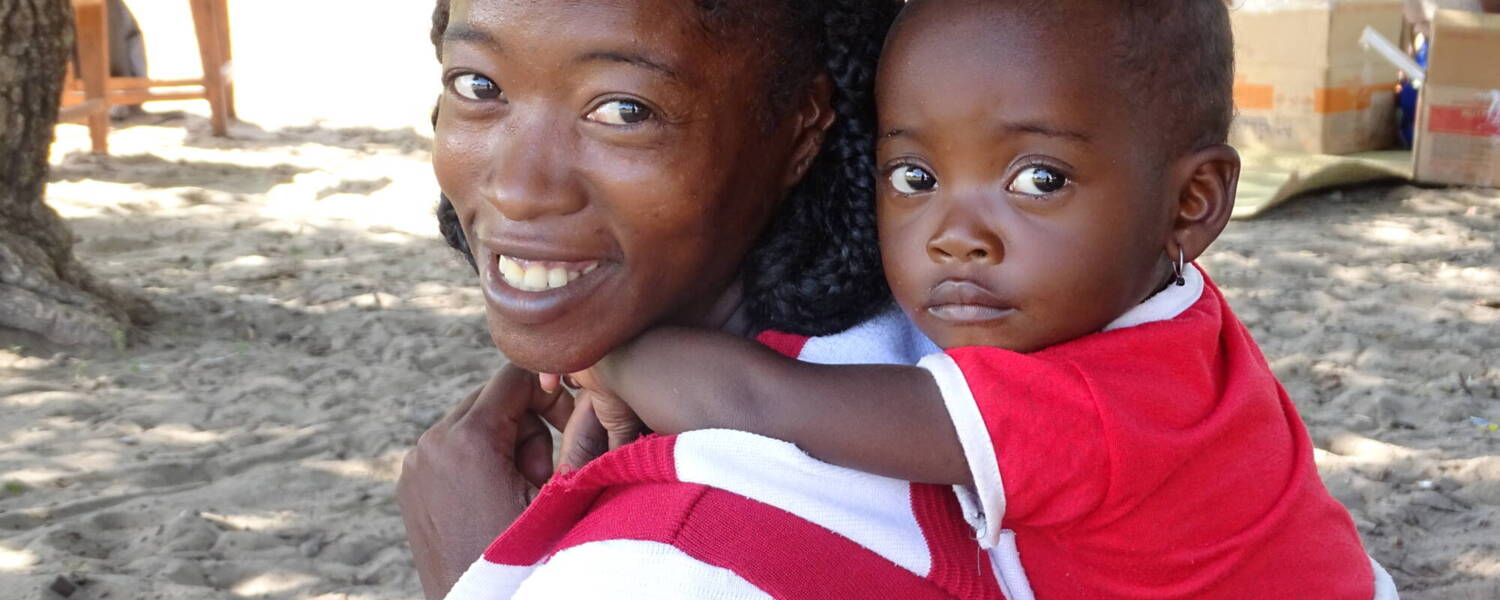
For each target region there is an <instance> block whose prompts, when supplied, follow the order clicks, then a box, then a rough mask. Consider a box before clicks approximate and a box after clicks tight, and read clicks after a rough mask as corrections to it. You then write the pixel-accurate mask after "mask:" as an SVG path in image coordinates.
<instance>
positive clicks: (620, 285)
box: [398, 0, 925, 598]
mask: <svg viewBox="0 0 1500 600" xmlns="http://www.w3.org/2000/svg"><path fill="white" fill-rule="evenodd" d="M899 7H900V2H898V1H897V0H882V1H877V2H871V1H869V0H818V1H808V0H795V1H794V0H590V1H583V2H567V3H539V2H523V1H509V0H452V2H451V3H450V2H448V1H440V2H439V3H438V7H437V10H436V11H435V13H434V31H433V38H434V42H435V43H436V44H438V47H439V54H440V57H441V59H442V61H443V79H442V81H443V84H444V92H443V95H442V98H441V101H440V102H439V109H438V114H437V116H436V127H437V136H436V144H435V152H434V161H433V162H434V169H435V171H436V173H437V177H438V181H439V184H440V185H441V187H442V190H443V192H444V197H443V201H442V203H441V205H440V206H439V210H438V216H439V221H440V224H441V228H442V231H443V234H444V237H445V238H446V239H447V240H448V242H449V243H450V245H452V246H453V247H454V248H456V249H458V250H459V251H460V252H462V253H463V254H465V255H466V256H467V257H468V258H469V260H470V261H471V262H472V264H473V265H474V266H475V270H476V271H477V273H478V277H479V282H480V284H481V286H482V288H483V290H484V292H485V300H486V309H487V310H486V315H487V319H488V322H489V328H490V331H491V337H492V338H493V340H494V342H495V345H496V346H497V347H498V348H499V349H500V350H501V352H502V353H504V354H505V355H506V356H507V357H508V358H509V359H510V360H511V361H512V365H511V366H509V367H507V368H506V369H505V370H503V371H502V372H501V373H500V374H499V375H497V376H496V377H495V378H494V379H493V380H492V381H491V383H490V384H489V385H488V386H486V387H485V388H484V389H483V390H482V391H480V392H476V393H475V394H474V395H472V396H470V397H469V398H468V399H466V400H465V402H463V403H461V404H460V405H459V406H458V407H457V408H456V409H455V410H454V411H453V412H452V413H451V414H450V415H449V416H448V417H446V418H445V419H443V420H442V421H441V422H439V423H438V424H437V425H434V426H433V428H432V429H430V430H429V431H428V432H427V433H426V434H425V435H424V436H423V437H422V439H421V441H420V442H419V443H418V445H417V448H416V449H415V450H414V451H413V452H412V453H411V454H410V455H409V456H408V457H407V460H406V463H405V466H404V468H403V472H402V475H401V481H400V486H399V490H398V493H399V497H400V500H401V504H402V511H403V515H404V516H405V518H406V522H407V527H408V533H409V536H410V538H411V541H412V546H413V550H414V553H415V555H416V559H417V563H418V566H419V570H420V571H421V573H422V576H423V583H424V586H425V587H426V590H427V594H428V596H429V597H431V598H437V597H441V596H442V595H444V594H445V593H446V590H447V589H448V588H449V586H451V585H452V584H453V582H454V580H455V579H457V577H458V574H459V573H461V572H462V571H463V569H464V568H465V567H466V566H468V564H469V563H471V562H473V561H474V559H475V558H477V557H478V556H479V554H480V550H481V549H482V548H483V547H484V545H485V544H487V543H489V541H490V540H491V539H492V538H494V536H495V535H496V534H498V533H500V532H501V531H502V530H504V529H505V528H506V527H507V525H508V524H510V523H511V521H512V520H514V519H515V518H516V517H517V515H518V514H519V513H520V512H521V509H522V508H523V507H524V506H525V505H526V504H527V496H528V494H527V490H528V484H527V480H528V479H529V480H531V481H533V482H540V481H544V480H545V479H546V478H547V476H548V475H549V474H550V473H551V471H552V465H551V462H550V449H549V445H550V439H549V438H548V436H547V434H546V431H545V428H543V427H542V426H541V425H540V421H538V420H537V418H536V417H534V416H530V415H527V414H526V412H525V411H526V409H527V408H528V407H530V408H532V409H533V410H537V411H540V412H542V413H544V414H545V415H546V416H547V417H548V418H549V420H552V421H553V422H554V423H555V424H558V425H561V424H562V422H563V421H564V420H566V415H567V414H569V412H570V411H569V409H570V408H571V399H569V398H565V397H564V398H559V397H558V396H556V395H549V394H547V393H544V392H542V391H541V390H540V389H539V388H538V386H537V383H536V378H535V376H534V375H531V374H529V373H528V372H527V371H523V370H522V368H524V369H530V370H532V371H540V372H553V373H558V372H569V371H574V370H578V369H582V368H584V367H587V366H589V365H591V364H593V363H594V362H595V361H597V360H599V359H600V358H601V357H603V356H605V355H606V354H607V353H608V352H609V351H611V350H612V349H614V348H616V347H617V346H619V345H621V344H623V343H624V342H626V341H627V340H629V339H631V338H633V337H634V336H636V335H637V334H639V333H640V332H641V331H643V330H645V329H646V328H647V327H650V326H653V325H658V324H664V323H679V324H690V325H697V326H708V327H714V328H720V329H726V330H728V331H732V332H734V333H736V334H739V335H751V334H754V333H757V332H760V331H764V330H768V329H777V330H781V331H785V332H789V333H792V334H801V335H824V334H832V333H836V332H840V331H843V330H845V329H848V328H850V327H853V326H855V325H857V324H860V323H863V322H866V321H868V320H869V319H871V318H873V317H875V316H876V315H878V314H881V313H882V311H883V310H884V309H886V308H887V307H888V306H890V298H889V291H888V289H887V288H886V286H885V283H884V280H883V278H882V277H881V273H880V257H879V249H878V245H877V244H876V240H875V212H874V193H873V188H872V185H873V182H874V181H873V177H874V169H873V149H874V144H873V140H872V132H873V131H874V110H873V103H872V83H873V77H874V71H875V58H876V56H877V55H878V52H879V50H880V46H881V43H882V41H883V39H884V34H885V32H886V29H887V28H888V27H889V24H890V22H891V20H892V19H893V18H894V16H895V13H896V12H897V10H898V9H899ZM869 347H870V348H872V349H875V348H884V346H883V345H881V344H879V343H872V344H871V345H870V346H869ZM877 354H878V353H877ZM881 356H884V355H881ZM903 358H904V359H912V360H914V359H915V357H914V356H908V357H903ZM871 360H874V358H872V359H871ZM751 476H752V477H753V475H751ZM617 483H623V482H617ZM890 485H891V486H894V487H893V489H896V490H899V491H901V493H905V490H907V487H906V486H907V484H905V483H904V482H891V483H890ZM556 487H557V486H555V485H553V486H548V489H554V488H556ZM632 489H633V488H632ZM625 495H629V494H625ZM538 503H539V504H542V505H546V506H550V507H552V508H550V509H544V508H541V507H538V509H537V510H533V511H532V514H538V511H539V510H540V511H546V510H555V509H556V507H557V506H558V503H557V501H555V500H554V501H547V500H546V496H545V495H544V497H543V498H542V499H541V500H538ZM907 505H910V501H909V499H908V500H907V501H904V502H898V503H897V506H898V507H899V506H907ZM622 506H623V505H622ZM573 516H574V517H576V516H579V515H573ZM909 516H910V515H908V517H909ZM532 521H533V522H532V524H531V526H530V527H532V528H535V527H536V526H538V525H537V524H536V523H535V521H536V519H535V518H534V519H532ZM571 523H572V521H571V520H570V519H569V518H564V517H557V518H555V519H550V520H546V525H548V526H551V527H554V528H560V530H567V529H568V528H569V527H571ZM911 533H912V534H913V535H914V536H915V537H913V538H912V539H909V540H907V541H909V542H912V543H913V544H915V545H916V546H914V547H925V542H923V541H922V536H921V532H920V531H919V530H917V529H912V530H911ZM641 556H643V555H639V554H630V553H628V552H627V553H626V554H624V555H618V556H616V557H615V558H618V559H620V560H621V561H624V562H617V563H608V561H605V562H604V563H600V562H597V561H595V562H594V564H599V565H607V564H613V565H614V566H616V567H618V566H619V565H622V564H637V562H631V561H638V559H640V558H641ZM879 560H884V559H879ZM877 562H878V560H877ZM661 564H666V563H661ZM529 568H530V567H526V568H523V569H521V570H520V571H518V572H520V573H523V574H525V573H529V572H530V571H529V570H527V569H529ZM600 568H605V567H602V566H601V567H600ZM654 568H655V569H656V570H657V571H658V574H659V571H660V569H661V568H662V567H661V566H660V565H657V566H656V567H654ZM649 571H650V569H648V570H647V571H641V572H640V573H638V575H639V576H641V577H646V576H648V574H649ZM540 572H541V571H539V573H540ZM554 572H555V570H554ZM544 579H545V578H544ZM565 579H566V578H565ZM575 579H576V578H575ZM539 581H540V580H539ZM511 583H512V584H514V583H515V582H514V581H512V582H511ZM573 583H578V582H577V581H574V582H573ZM480 585H485V584H480ZM536 585H538V586H542V584H540V583H538V584H536ZM500 587H501V588H504V586H500ZM538 589H553V590H554V591H555V590H556V589H557V588H547V587H546V586H543V587H542V588H538ZM591 589H594V590H595V591H599V590H604V589H606V588H591ZM725 589H726V590H727V589H728V588H725ZM572 591H574V592H577V591H580V590H578V589H573V590H572ZM700 591H701V590H700ZM720 591H724V590H720ZM495 593H496V594H499V592H495ZM506 595H508V593H506ZM562 595H563V596H567V595H569V594H567V593H562ZM496 597H503V596H501V595H497V596H496Z"/></svg>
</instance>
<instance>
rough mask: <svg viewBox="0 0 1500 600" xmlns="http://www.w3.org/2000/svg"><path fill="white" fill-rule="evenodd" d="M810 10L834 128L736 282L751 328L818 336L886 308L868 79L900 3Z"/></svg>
mask: <svg viewBox="0 0 1500 600" xmlns="http://www.w3.org/2000/svg"><path fill="white" fill-rule="evenodd" d="M804 1H806V0H804ZM809 4H822V5H824V8H823V10H822V38H823V39H821V40H819V46H820V48H819V49H820V52H819V53H818V54H819V55H820V56H822V57H823V62H824V64H825V65H826V68H827V69H828V72H829V73H830V74H831V75H832V77H833V83H834V92H833V108H834V112H835V113H836V115H837V119H836V120H835V122H834V124H833V126H832V127H831V128H830V129H829V130H828V134H827V137H826V140H825V142H824V145H823V152H822V154H820V155H819V156H818V159H817V160H816V161H815V162H814V163H813V166H812V169H811V170H810V171H809V172H808V174H807V177H806V178H805V179H803V181H802V183H801V184H799V185H798V186H797V187H796V188H795V189H794V190H793V191H792V194H791V196H790V197H789V198H788V199H787V202H786V204H785V206H784V208H783V209H782V211H781V214H780V215H778V217H777V218H776V220H775V221H774V222H773V223H772V225H771V226H770V228H768V229H767V231H766V234H765V237H764V238H763V239H762V240H761V242H760V244H758V245H757V246H756V248H754V249H753V250H751V251H750V254H749V256H748V257H746V259H745V265H744V268H743V270H742V277H743V279H744V283H745V298H746V302H747V308H748V309H749V311H750V317H751V319H752V321H753V322H754V323H756V324H757V325H759V326H761V327H763V328H766V329H777V330H781V331H787V332H791V333H797V334H801V335H826V334H830V333H836V332H839V331H843V330H845V329H848V328H849V327H852V326H854V325H856V324H858V323H860V322H861V321H864V320H866V319H868V318H869V317H871V316H873V315H874V314H876V313H877V312H879V311H880V310H881V309H883V308H885V307H886V306H887V305H888V304H889V302H890V289H889V288H888V287H887V285H886V282H885V277H884V275H883V273H882V271H881V267H880V246H879V244H878V241H877V239H876V234H875V188H874V184H875V137H874V136H875V127H876V125H875V102H874V78H875V65H876V59H877V57H878V56H879V54H880V49H881V45H882V44H883V42H884V39H885V33H886V31H887V30H888V29H889V27H890V24H891V21H892V20H893V19H894V18H895V15H896V13H897V12H898V11H899V9H900V3H899V2H886V1H880V0H830V1H826V2H809Z"/></svg>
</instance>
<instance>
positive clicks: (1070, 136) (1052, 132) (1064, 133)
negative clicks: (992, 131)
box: [999, 121, 1094, 144]
mask: <svg viewBox="0 0 1500 600" xmlns="http://www.w3.org/2000/svg"><path fill="white" fill-rule="evenodd" d="M999 129H1000V131H1001V132H1003V133H1006V134H1010V135H1044V136H1047V137H1055V138H1062V139H1065V140H1071V141H1074V142H1078V143H1080V144H1092V143H1093V142H1094V138H1093V136H1090V135H1089V134H1087V133H1084V132H1082V131H1077V130H1073V129H1063V128H1060V127H1053V126H1050V125H1047V124H1045V123H1039V122H1036V121H1001V122H1000V127H999Z"/></svg>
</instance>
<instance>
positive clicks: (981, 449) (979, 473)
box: [917, 353, 1005, 549]
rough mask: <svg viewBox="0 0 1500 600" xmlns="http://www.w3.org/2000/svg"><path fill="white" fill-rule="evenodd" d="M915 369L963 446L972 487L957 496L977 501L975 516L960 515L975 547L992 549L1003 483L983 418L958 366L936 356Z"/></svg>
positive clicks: (1002, 500)
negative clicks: (925, 377)
mask: <svg viewBox="0 0 1500 600" xmlns="http://www.w3.org/2000/svg"><path fill="white" fill-rule="evenodd" d="M917 366H919V367H922V368H923V369H927V371H928V372H929V373H932V377H933V379H936V380H937V384H938V390H939V391H940V392H941V393H942V394H943V404H944V405H946V406H947V407H948V416H949V417H951V418H952V419H953V428H954V429H956V430H958V441H959V443H961V444H963V447H964V458H965V459H966V460H967V461H968V463H969V473H970V474H971V475H973V477H974V487H973V489H969V488H967V487H966V486H958V496H959V498H961V499H967V497H968V496H969V495H971V494H972V495H977V496H978V497H979V509H980V513H981V514H979V515H972V514H967V513H968V512H969V506H967V505H968V504H969V502H964V504H965V505H966V506H965V507H964V508H965V510H964V512H965V513H966V514H965V515H964V516H965V518H967V519H969V524H970V525H973V526H974V528H975V529H976V532H975V533H976V537H978V539H979V545H980V546H982V547H984V548H987V549H988V548H994V547H995V544H997V543H999V541H1000V520H1001V519H1002V518H1004V517H1005V483H1004V482H1003V481H1002V479H1001V476H1000V461H999V459H998V458H997V457H996V456H995V444H994V442H993V441H992V440H991V439H990V431H989V429H988V428H986V427H985V426H984V417H982V416H980V414H979V404H978V403H976V402H975V401H974V393H973V392H972V391H970V390H969V382H968V380H966V379H964V373H963V371H961V370H959V368H958V363H956V362H953V358H952V357H950V356H948V355H947V354H943V353H938V354H933V355H930V356H928V357H926V358H923V359H922V360H921V361H920V362H918V363H917Z"/></svg>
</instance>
